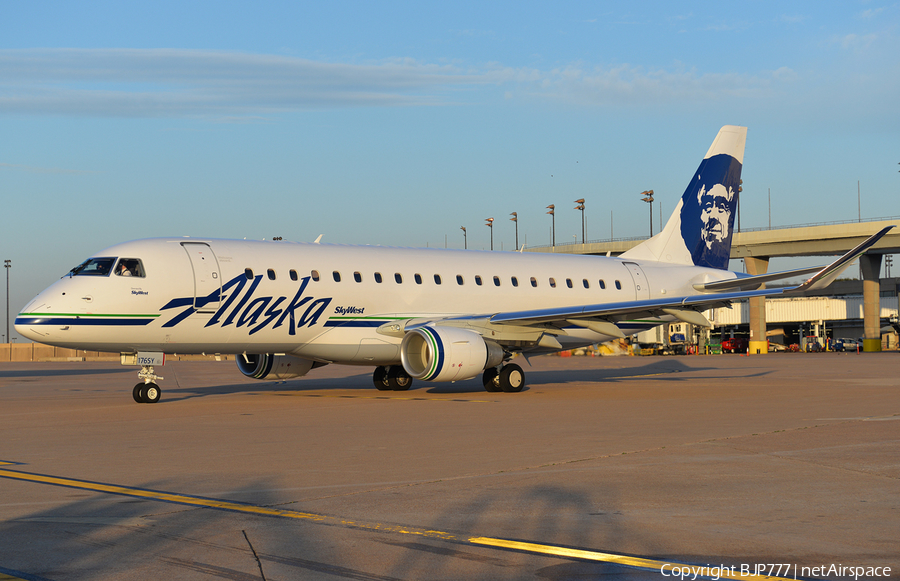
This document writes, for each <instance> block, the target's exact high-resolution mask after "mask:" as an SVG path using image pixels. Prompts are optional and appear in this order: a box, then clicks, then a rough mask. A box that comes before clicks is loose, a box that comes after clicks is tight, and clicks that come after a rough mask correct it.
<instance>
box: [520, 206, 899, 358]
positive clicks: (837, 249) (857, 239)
mask: <svg viewBox="0 0 900 581" xmlns="http://www.w3.org/2000/svg"><path fill="white" fill-rule="evenodd" d="M893 225H896V226H900V216H896V217H890V218H876V219H873V220H855V221H841V222H823V223H817V224H802V225H797V226H784V227H777V228H752V229H743V230H742V231H741V232H735V234H734V237H733V238H732V243H731V258H733V259H741V260H743V261H744V264H745V265H746V266H747V272H748V273H749V274H752V275H757V274H765V273H766V271H767V270H768V267H769V260H770V259H771V258H775V257H798V256H840V255H842V254H844V253H846V252H847V251H848V250H850V249H851V248H853V247H854V246H856V245H858V244H859V243H861V242H863V241H864V240H865V239H866V238H868V237H869V236H871V235H872V234H874V233H876V232H878V231H879V230H881V229H882V228H884V227H886V226H893ZM644 240H646V238H643V237H638V238H620V239H616V240H594V241H590V242H587V243H584V244H577V243H569V244H559V245H556V246H535V247H532V248H526V251H527V252H551V253H556V254H594V255H604V256H606V255H608V256H618V255H620V254H622V253H623V252H625V251H626V250H630V249H631V248H634V247H635V246H637V245H638V244H640V243H641V242H643V241H644ZM895 253H900V227H898V228H895V229H894V230H892V231H891V232H889V233H888V234H887V235H886V236H885V237H884V238H882V239H881V240H879V241H878V243H877V244H876V245H875V246H873V247H872V248H871V249H869V251H868V252H866V254H864V255H862V256H861V257H860V259H859V262H860V266H861V270H862V274H863V321H864V325H865V337H864V340H863V346H864V350H865V351H880V350H881V332H880V331H881V321H880V317H879V313H880V296H881V288H880V284H879V274H880V272H881V260H882V256H883V255H885V254H895ZM749 306H750V352H751V353H754V354H756V353H758V354H762V353H767V352H768V349H767V344H766V340H765V337H766V320H765V313H766V309H765V299H764V298H754V299H750V305H749Z"/></svg>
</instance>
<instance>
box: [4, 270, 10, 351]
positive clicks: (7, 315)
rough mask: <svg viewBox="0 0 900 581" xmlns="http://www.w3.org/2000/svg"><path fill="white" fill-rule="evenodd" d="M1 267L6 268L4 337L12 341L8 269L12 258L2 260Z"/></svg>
mask: <svg viewBox="0 0 900 581" xmlns="http://www.w3.org/2000/svg"><path fill="white" fill-rule="evenodd" d="M3 267H4V268H5V269H6V338H7V339H8V340H9V342H10V343H12V339H10V338H9V269H10V268H12V260H4V261H3Z"/></svg>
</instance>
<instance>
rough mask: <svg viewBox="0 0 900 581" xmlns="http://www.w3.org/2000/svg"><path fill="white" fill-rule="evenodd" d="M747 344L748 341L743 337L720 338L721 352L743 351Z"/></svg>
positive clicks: (748, 344) (745, 349)
mask: <svg viewBox="0 0 900 581" xmlns="http://www.w3.org/2000/svg"><path fill="white" fill-rule="evenodd" d="M749 346H750V343H749V341H747V339H746V338H744V337H731V338H729V339H723V340H722V352H723V353H744V352H746V351H747V347H749Z"/></svg>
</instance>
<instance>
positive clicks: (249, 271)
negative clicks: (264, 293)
mask: <svg viewBox="0 0 900 581" xmlns="http://www.w3.org/2000/svg"><path fill="white" fill-rule="evenodd" d="M244 276H246V277H247V280H253V269H252V268H245V269H244Z"/></svg>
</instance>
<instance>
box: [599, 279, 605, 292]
mask: <svg viewBox="0 0 900 581" xmlns="http://www.w3.org/2000/svg"><path fill="white" fill-rule="evenodd" d="M600 289H601V290H605V289H606V283H605V282H603V279H602V278H601V279H600Z"/></svg>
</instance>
